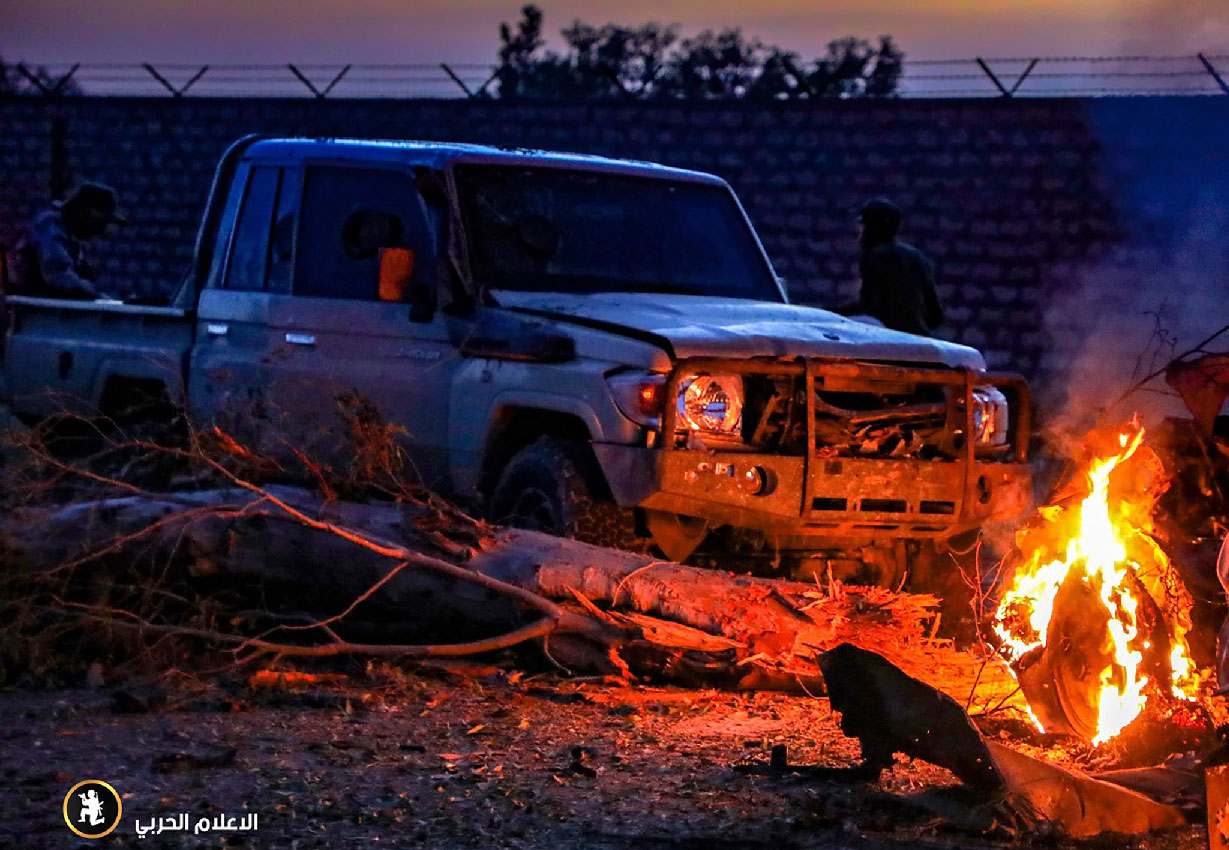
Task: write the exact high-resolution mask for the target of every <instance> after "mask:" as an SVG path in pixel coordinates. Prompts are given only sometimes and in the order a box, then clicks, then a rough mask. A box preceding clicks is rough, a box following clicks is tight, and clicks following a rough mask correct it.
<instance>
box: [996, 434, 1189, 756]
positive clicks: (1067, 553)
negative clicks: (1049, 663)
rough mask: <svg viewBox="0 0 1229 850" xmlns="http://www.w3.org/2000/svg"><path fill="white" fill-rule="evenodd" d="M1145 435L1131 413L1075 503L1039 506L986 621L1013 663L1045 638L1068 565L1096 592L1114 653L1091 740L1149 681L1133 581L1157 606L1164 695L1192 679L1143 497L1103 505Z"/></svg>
mask: <svg viewBox="0 0 1229 850" xmlns="http://www.w3.org/2000/svg"><path fill="white" fill-rule="evenodd" d="M1143 439H1144V429H1143V428H1142V427H1141V426H1140V425H1139V424H1138V422H1136V421H1134V420H1133V421H1132V423H1131V426H1130V430H1129V431H1127V432H1125V433H1122V434H1119V435H1118V448H1119V451H1117V452H1116V453H1114V454H1112V455H1110V456H1109V457H1102V458H1099V459H1097V460H1094V461H1093V462H1092V464H1091V466H1090V467H1089V470H1088V472H1087V478H1088V485H1089V488H1090V492H1089V494H1088V496H1087V497H1085V498H1084V499H1083V501H1082V502H1080V503H1079V505H1078V506H1077V507H1076V508H1064V507H1061V506H1048V507H1046V508H1042V509H1041V511H1040V518H1041V519H1042V520H1043V522H1044V524H1043V525H1042V527H1041V530H1040V532H1037V531H1033V532H1030V533H1023V534H1022V535H1021V540H1023V541H1024V542H1025V545H1023V546H1021V550H1022V551H1023V552H1024V553H1025V555H1026V559H1025V561H1024V563H1023V564H1022V565H1021V566H1020V567H1019V569H1018V570H1017V571H1016V576H1015V579H1014V581H1013V582H1012V584H1011V586H1010V587H1009V588H1008V589H1007V591H1006V592H1005V593H1004V594H1003V597H1002V600H1001V602H1000V604H999V609H998V611H997V613H996V614H995V618H994V621H993V628H994V631H995V633H996V634H997V635H998V636H999V638H1000V639H1001V641H1002V648H1003V651H1004V653H1005V654H1006V655H1007V657H1008V659H1009V660H1010V661H1012V662H1016V661H1018V660H1019V659H1020V658H1022V657H1023V656H1024V655H1025V654H1026V653H1028V652H1030V651H1031V650H1033V649H1036V648H1037V647H1041V646H1044V644H1045V640H1046V634H1047V631H1048V629H1049V625H1050V620H1051V619H1052V618H1053V615H1054V604H1055V600H1056V598H1057V596H1058V592H1059V588H1060V587H1061V586H1062V585H1063V583H1064V582H1065V581H1067V579H1068V577H1069V576H1070V575H1072V573H1073V572H1074V573H1075V575H1077V576H1079V578H1080V580H1081V581H1083V582H1085V583H1086V584H1087V586H1088V587H1090V588H1091V589H1092V590H1093V591H1094V592H1095V593H1096V594H1097V596H1098V597H1099V598H1100V600H1101V603H1102V604H1103V605H1104V606H1105V610H1106V611H1107V612H1108V614H1109V619H1108V624H1107V627H1106V635H1105V644H1106V645H1105V647H1104V648H1105V650H1106V652H1107V653H1108V655H1109V657H1110V658H1111V659H1112V660H1111V662H1110V663H1109V664H1108V665H1107V666H1106V667H1105V669H1104V670H1102V671H1101V672H1100V676H1099V682H1100V691H1099V693H1098V694H1097V695H1096V706H1097V727H1096V734H1095V736H1094V737H1093V739H1092V743H1093V744H1094V745H1099V744H1102V743H1105V742H1106V741H1108V740H1110V739H1111V738H1113V737H1114V736H1116V735H1117V734H1118V733H1119V732H1121V731H1122V730H1123V729H1124V728H1125V727H1126V726H1127V724H1129V723H1130V722H1131V721H1132V720H1134V719H1135V718H1136V717H1137V716H1138V715H1139V713H1140V712H1141V711H1142V710H1143V708H1144V706H1145V704H1146V702H1147V699H1148V693H1149V690H1150V688H1149V684H1150V680H1149V678H1148V676H1147V675H1145V674H1144V673H1143V672H1142V671H1141V667H1142V666H1143V664H1144V652H1145V651H1146V650H1148V649H1150V645H1149V644H1148V642H1147V640H1145V639H1143V638H1141V635H1140V623H1139V620H1138V617H1139V614H1140V605H1141V602H1142V600H1141V599H1140V598H1139V597H1138V596H1137V594H1138V593H1140V592H1141V590H1140V588H1141V587H1142V588H1143V591H1142V592H1147V593H1148V594H1149V595H1150V596H1152V597H1153V599H1154V601H1155V602H1156V603H1157V605H1159V606H1160V608H1161V611H1162V613H1163V615H1164V617H1165V620H1166V625H1167V626H1168V628H1169V632H1170V635H1169V637H1170V643H1171V650H1170V653H1169V655H1168V657H1167V659H1166V661H1167V663H1168V665H1169V671H1170V680H1171V685H1170V690H1171V692H1172V694H1173V695H1174V696H1177V697H1180V698H1184V699H1190V698H1191V697H1192V696H1193V695H1194V694H1195V693H1196V689H1197V685H1198V678H1197V676H1196V673H1195V667H1194V664H1193V663H1192V662H1191V659H1190V652H1189V649H1188V647H1187V643H1186V633H1187V631H1189V629H1190V619H1189V605H1186V606H1185V607H1183V606H1182V605H1181V604H1180V600H1181V598H1182V597H1185V599H1186V600H1188V601H1189V595H1188V594H1186V591H1185V588H1184V587H1181V582H1180V580H1179V579H1178V578H1177V576H1176V574H1175V573H1174V572H1173V570H1172V569H1171V567H1170V564H1169V560H1168V558H1167V557H1166V556H1165V553H1164V552H1163V551H1162V550H1161V548H1160V547H1159V546H1158V545H1157V544H1156V541H1155V540H1154V539H1153V538H1152V536H1151V534H1150V533H1149V532H1150V530H1151V525H1150V519H1149V518H1148V514H1149V513H1150V509H1151V505H1150V504H1149V505H1148V506H1147V509H1146V510H1143V511H1142V512H1141V510H1140V508H1139V506H1137V505H1132V504H1129V503H1126V502H1123V503H1120V504H1117V505H1115V509H1114V510H1111V503H1112V499H1111V495H1110V480H1111V475H1112V474H1113V472H1114V471H1115V469H1117V468H1119V467H1120V466H1121V465H1122V464H1123V463H1124V462H1125V461H1127V460H1129V459H1131V458H1132V457H1133V456H1134V455H1135V453H1136V452H1137V451H1138V450H1139V448H1140V446H1141V445H1142V444H1143ZM1141 513H1142V515H1143V517H1142V519H1141ZM1059 553H1061V554H1059ZM1141 561H1145V562H1148V563H1146V564H1145V563H1141ZM1132 578H1134V579H1136V580H1135V581H1132V580H1131V579H1132ZM1158 597H1159V598H1158ZM1152 689H1156V688H1155V686H1154V688H1152ZM1034 722H1036V718H1035V717H1034Z"/></svg>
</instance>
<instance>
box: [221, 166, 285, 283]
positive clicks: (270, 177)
mask: <svg viewBox="0 0 1229 850" xmlns="http://www.w3.org/2000/svg"><path fill="white" fill-rule="evenodd" d="M280 180H281V169H280V168H276V167H272V166H266V165H258V166H254V167H253V168H252V175H251V178H250V179H249V180H248V190H247V195H246V196H245V197H244V199H243V207H242V208H241V209H240V210H239V219H238V220H237V221H236V222H235V240H234V242H233V243H232V247H231V253H230V265H229V266H228V267H227V270H226V288H227V289H248V290H253V289H254V290H263V289H264V288H265V273H266V271H267V270H268V264H269V230H270V223H271V222H272V220H273V209H274V205H275V204H276V203H277V188H278V183H279V182H280Z"/></svg>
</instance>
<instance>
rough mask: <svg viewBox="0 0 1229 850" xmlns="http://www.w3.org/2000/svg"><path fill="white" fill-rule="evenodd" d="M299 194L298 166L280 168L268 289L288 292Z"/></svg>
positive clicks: (301, 179)
mask: <svg viewBox="0 0 1229 850" xmlns="http://www.w3.org/2000/svg"><path fill="white" fill-rule="evenodd" d="M301 194H303V172H302V171H301V170H300V169H298V168H284V169H282V185H281V188H280V189H278V193H277V215H276V217H275V218H274V219H273V231H272V235H271V237H270V240H269V291H270V292H281V293H289V292H290V274H291V270H292V269H293V268H294V243H295V236H296V233H297V229H298V228H297V225H298V218H299V196H300V195H301Z"/></svg>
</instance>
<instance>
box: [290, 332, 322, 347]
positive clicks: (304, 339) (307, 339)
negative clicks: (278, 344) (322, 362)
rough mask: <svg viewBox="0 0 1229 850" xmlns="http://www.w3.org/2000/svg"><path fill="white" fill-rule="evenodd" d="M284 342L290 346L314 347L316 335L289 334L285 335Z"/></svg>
mask: <svg viewBox="0 0 1229 850" xmlns="http://www.w3.org/2000/svg"><path fill="white" fill-rule="evenodd" d="M286 342H288V343H290V344H291V345H315V344H316V335H315V334H294V333H290V334H286Z"/></svg>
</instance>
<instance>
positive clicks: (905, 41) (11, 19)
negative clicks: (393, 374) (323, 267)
mask: <svg viewBox="0 0 1229 850" xmlns="http://www.w3.org/2000/svg"><path fill="white" fill-rule="evenodd" d="M520 5H521V4H520V3H518V2H515V0H512V1H511V2H509V0H212V2H190V0H8V2H6V3H5V15H4V26H3V28H0V56H3V57H4V58H6V59H10V60H17V59H25V60H27V61H30V62H36V63H51V64H56V63H64V62H74V61H85V62H100V61H104V62H144V61H151V62H169V61H185V62H214V63H219V62H237V61H243V62H304V63H307V62H355V63H385V62H439V61H450V62H456V63H466V62H488V61H491V60H492V58H493V56H494V53H495V47H496V43H497V35H496V32H497V27H498V25H499V22H500V21H510V20H514V19H516V17H517V16H518V10H519V7H520ZM539 5H541V6H542V8H543V9H544V10H545V12H546V27H547V31H548V33H550V34H551V35H552V36H557V33H558V30H559V29H560V28H561V27H562V26H564V25H566V24H567V23H569V22H570V21H571V20H572V19H573V18H581V19H584V20H586V21H589V22H592V23H605V22H607V21H611V20H613V21H614V22H616V23H624V24H633V23H640V22H643V21H648V20H660V21H663V22H667V23H679V24H681V25H682V27H683V32H684V34H690V33H693V32H696V31H698V30H701V29H704V28H708V27H711V28H721V27H726V26H741V27H742V28H743V29H744V30H745V31H746V32H747V33H749V34H752V35H757V36H759V37H761V38H763V39H765V40H766V41H770V42H774V43H777V44H780V45H782V46H784V47H786V48H789V49H793V50H796V51H798V52H799V53H801V54H802V55H803V57H804V58H806V57H812V56H814V55H816V54H818V53H819V52H820V50H821V48H822V46H823V45H824V44H825V43H826V42H827V41H828V40H829V39H831V38H833V37H836V36H841V35H847V34H856V35H860V36H863V37H866V38H874V37H875V36H877V35H879V34H881V33H891V34H892V35H894V36H896V38H897V40H898V42H899V43H900V44H901V46H902V47H903V48H904V49H905V51H906V52H907V54H908V55H909V56H911V57H913V58H916V59H922V58H963V57H967V56H974V55H983V56H1016V55H1030V56H1031V55H1043V56H1044V55H1072V54H1074V55H1085V56H1087V55H1120V54H1124V53H1128V54H1134V53H1194V52H1195V51H1199V50H1202V51H1206V52H1209V53H1218V52H1219V53H1229V11H1227V10H1229V3H1227V2H1226V0H1074V2H1073V0H1022V2H1007V1H1006V0H980V2H969V0H929V2H906V0H854V1H852V2H851V0H828V2H815V0H811V1H810V2H806V0H758V2H755V3H746V2H735V0H623V2H620V3H617V4H615V3H602V2H597V0H543V2H541V3H540V4H539Z"/></svg>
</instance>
